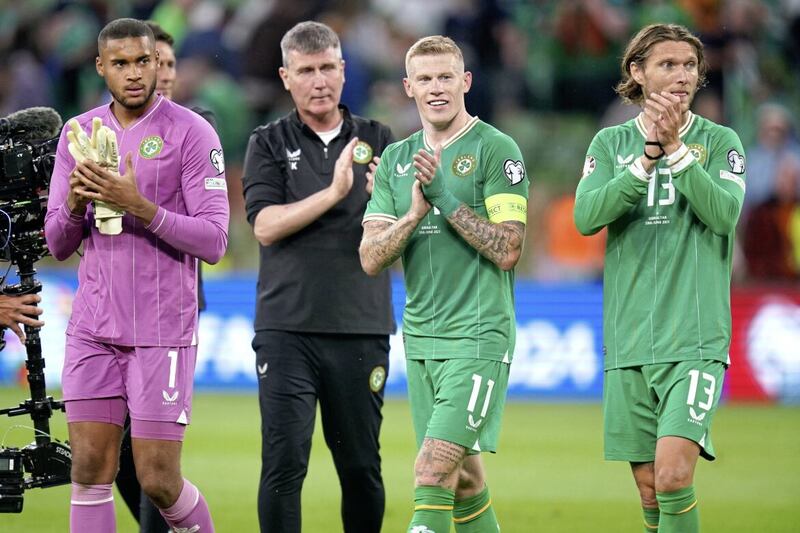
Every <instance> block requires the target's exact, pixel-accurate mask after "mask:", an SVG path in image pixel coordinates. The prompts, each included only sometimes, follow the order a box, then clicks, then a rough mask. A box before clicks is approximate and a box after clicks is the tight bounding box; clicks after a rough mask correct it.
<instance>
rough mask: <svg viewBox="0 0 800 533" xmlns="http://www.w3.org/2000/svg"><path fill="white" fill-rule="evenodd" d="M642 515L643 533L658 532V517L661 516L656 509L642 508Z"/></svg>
mask: <svg viewBox="0 0 800 533" xmlns="http://www.w3.org/2000/svg"><path fill="white" fill-rule="evenodd" d="M642 512H643V513H644V533H655V532H656V531H658V517H659V515H660V514H661V511H659V509H658V507H642Z"/></svg>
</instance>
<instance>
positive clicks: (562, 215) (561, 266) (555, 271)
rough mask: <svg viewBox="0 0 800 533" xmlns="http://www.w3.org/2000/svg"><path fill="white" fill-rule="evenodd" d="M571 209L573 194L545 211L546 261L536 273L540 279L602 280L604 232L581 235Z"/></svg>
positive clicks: (554, 203) (572, 207)
mask: <svg viewBox="0 0 800 533" xmlns="http://www.w3.org/2000/svg"><path fill="white" fill-rule="evenodd" d="M574 207H575V195H574V194H564V195H562V196H560V197H559V198H556V199H555V200H553V201H551V202H550V205H549V206H548V207H547V214H546V217H545V232H546V234H547V244H546V246H547V248H546V251H547V258H548V260H547V261H546V262H545V263H544V264H543V265H542V266H541V267H540V272H539V275H540V277H542V278H543V279H562V280H580V279H585V280H600V279H602V276H603V257H604V256H605V252H606V230H605V228H603V230H601V231H599V232H598V233H595V234H594V235H590V236H583V235H581V234H580V232H579V231H578V229H577V228H576V227H575V223H574V222H573V216H572V212H573V210H574Z"/></svg>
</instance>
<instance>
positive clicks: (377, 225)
mask: <svg viewBox="0 0 800 533" xmlns="http://www.w3.org/2000/svg"><path fill="white" fill-rule="evenodd" d="M418 224H419V220H414V219H413V218H410V217H403V218H401V219H399V220H397V222H394V223H391V222H383V221H378V220H371V221H368V222H366V223H365V224H364V236H363V237H362V238H361V246H359V247H358V254H359V256H360V257H361V267H362V268H363V269H364V272H366V273H367V274H369V275H371V276H374V275H376V274H377V273H379V272H380V271H381V270H383V269H385V268H388V267H390V266H391V265H392V263H394V262H395V261H397V258H398V257H400V255H401V254H402V253H403V250H404V249H405V247H406V244H407V243H408V239H409V238H410V237H411V235H412V234H413V233H414V230H415V229H416V227H417V225H418Z"/></svg>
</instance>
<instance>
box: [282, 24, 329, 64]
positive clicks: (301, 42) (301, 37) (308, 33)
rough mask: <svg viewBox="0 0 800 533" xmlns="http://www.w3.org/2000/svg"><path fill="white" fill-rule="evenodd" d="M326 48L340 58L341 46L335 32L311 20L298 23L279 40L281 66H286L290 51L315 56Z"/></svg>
mask: <svg viewBox="0 0 800 533" xmlns="http://www.w3.org/2000/svg"><path fill="white" fill-rule="evenodd" d="M328 48H333V49H334V50H336V51H337V52H338V53H339V57H340V58H341V57H342V45H341V43H340V42H339V36H338V35H336V32H335V31H333V30H332V29H331V28H330V27H329V26H326V25H325V24H322V23H321V22H314V21H313V20H307V21H305V22H299V23H297V24H295V26H294V27H293V28H292V29H291V30H289V31H287V32H286V34H285V35H284V36H283V38H282V39H281V58H282V59H283V66H284V67H286V66H288V58H289V51H291V50H294V51H295V52H300V53H301V54H317V53H319V52H324V51H325V50H327V49H328Z"/></svg>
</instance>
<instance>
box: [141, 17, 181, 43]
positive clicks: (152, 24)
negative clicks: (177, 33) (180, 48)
mask: <svg viewBox="0 0 800 533" xmlns="http://www.w3.org/2000/svg"><path fill="white" fill-rule="evenodd" d="M144 23H145V24H147V26H148V27H149V28H150V30H151V31H152V32H153V36H154V37H155V39H156V42H157V43H158V42H162V43H167V44H168V45H170V46H175V39H174V38H173V37H172V35H170V34H169V33H167V30H165V29H164V28H162V27H161V24H159V23H158V22H156V21H154V20H145V21H144Z"/></svg>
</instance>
